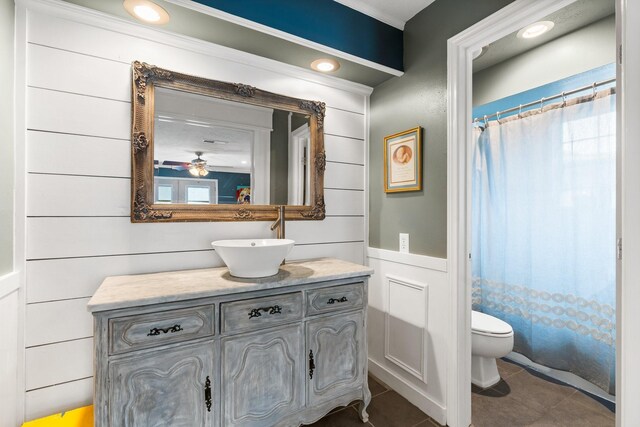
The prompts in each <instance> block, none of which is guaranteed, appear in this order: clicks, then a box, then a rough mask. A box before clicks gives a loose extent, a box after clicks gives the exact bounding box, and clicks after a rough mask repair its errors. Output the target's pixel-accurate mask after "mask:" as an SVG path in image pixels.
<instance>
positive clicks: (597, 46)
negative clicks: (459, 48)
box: [473, 15, 616, 105]
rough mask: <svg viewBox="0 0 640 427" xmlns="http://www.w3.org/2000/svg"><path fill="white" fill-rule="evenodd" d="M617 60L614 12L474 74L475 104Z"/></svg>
mask: <svg viewBox="0 0 640 427" xmlns="http://www.w3.org/2000/svg"><path fill="white" fill-rule="evenodd" d="M615 60H616V22H615V17H614V15H611V16H609V17H607V18H604V19H601V20H600V21H596V22H594V23H593V24H591V25H588V26H586V27H583V28H580V29H578V30H576V31H574V32H572V33H569V34H567V35H565V36H562V37H560V38H557V39H555V40H552V41H550V42H549V43H545V44H543V45H542V46H540V47H538V48H536V49H532V50H530V51H528V52H525V53H523V54H521V55H518V56H515V57H513V58H511V59H508V60H506V61H503V62H501V63H499V64H496V65H494V66H492V67H489V68H486V69H484V70H482V71H479V72H477V73H475V74H474V75H473V105H483V104H486V103H488V102H491V101H495V100H496V99H501V98H504V97H506V96H510V95H513V94H516V93H520V92H523V91H525V90H529V89H533V88H534V87H538V86H542V85H545V84H547V83H551V82H554V81H557V80H562V79H564V78H566V77H569V76H572V75H574V74H579V73H582V72H584V71H588V70H591V69H593V68H596V67H600V66H602V65H606V64H610V63H612V62H615ZM550 63H552V64H553V66H552V67H550V66H549V64H550Z"/></svg>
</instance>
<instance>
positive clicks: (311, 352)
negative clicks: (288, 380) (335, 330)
mask: <svg viewBox="0 0 640 427" xmlns="http://www.w3.org/2000/svg"><path fill="white" fill-rule="evenodd" d="M314 369H316V364H315V363H314V361H313V350H309V379H310V380H312V379H313V370H314Z"/></svg>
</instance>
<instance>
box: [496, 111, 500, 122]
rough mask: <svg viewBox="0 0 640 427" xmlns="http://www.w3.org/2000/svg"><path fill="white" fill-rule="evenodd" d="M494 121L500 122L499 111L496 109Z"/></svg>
mask: <svg viewBox="0 0 640 427" xmlns="http://www.w3.org/2000/svg"><path fill="white" fill-rule="evenodd" d="M496 121H497V122H498V123H500V111H496Z"/></svg>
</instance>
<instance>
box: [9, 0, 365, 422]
mask: <svg viewBox="0 0 640 427" xmlns="http://www.w3.org/2000/svg"><path fill="white" fill-rule="evenodd" d="M26 5H27V6H26V7H27V9H28V10H27V14H28V19H27V24H26V25H27V28H26V33H27V38H28V40H27V44H26V45H24V46H18V47H17V49H23V50H26V52H27V56H28V61H27V63H26V75H27V87H26V88H25V90H26V93H27V99H26V105H27V111H26V123H27V126H26V129H23V130H22V131H25V132H26V133H27V146H26V152H27V156H26V157H27V159H26V171H27V173H26V174H25V180H26V186H27V189H28V191H27V200H26V212H25V217H26V256H27V271H26V281H27V286H26V290H27V295H26V299H27V306H26V307H25V310H26V317H27V318H26V340H27V342H26V344H25V347H26V370H27V371H26V377H27V387H26V390H25V392H26V415H27V420H28V419H32V418H35V417H39V416H44V415H48V414H51V413H55V412H59V411H63V410H68V409H72V408H74V407H78V406H81V405H84V404H89V403H91V400H92V378H91V377H92V375H93V374H92V337H91V336H92V319H91V316H90V315H89V314H88V313H87V311H86V302H87V301H88V299H89V298H90V297H91V295H93V293H94V292H95V290H96V289H97V287H98V286H99V285H100V283H101V282H102V280H104V278H105V277H106V276H113V275H123V274H140V273H150V272H157V271H170V270H182V269H193V268H208V267H217V266H221V265H222V262H221V260H220V258H219V257H218V256H217V255H216V253H215V251H213V250H212V249H211V245H210V242H211V241H213V240H218V239H224V238H260V237H272V236H273V232H271V231H270V230H269V228H268V227H269V223H268V222H243V223H221V222H209V223H206V222H201V223H159V224H132V223H131V222H130V218H129V211H130V205H129V204H130V200H129V199H130V187H129V186H130V184H129V183H130V173H131V172H130V170H131V161H130V156H131V150H130V131H131V129H130V126H131V117H130V115H131V104H130V91H131V68H130V67H131V62H132V61H134V60H141V61H145V62H147V63H150V64H154V65H157V66H160V67H163V68H168V69H172V70H175V71H178V72H183V73H186V74H191V75H196V76H201V77H206V78H211V79H217V80H222V81H230V82H242V83H245V84H250V85H253V86H256V87H259V88H261V89H265V90H268V91H272V92H276V93H282V94H285V95H289V96H294V97H299V98H304V99H313V100H320V101H323V102H325V103H326V105H327V113H326V119H325V133H326V147H325V148H326V152H327V159H328V161H327V169H326V175H325V176H326V178H325V187H326V188H327V191H326V196H325V203H326V205H327V214H328V217H327V218H326V219H325V220H324V221H298V222H293V221H291V222H289V223H287V237H291V238H293V239H295V240H296V243H297V244H296V246H295V248H294V249H293V251H292V253H291V255H290V257H289V258H288V259H289V260H295V259H306V258H316V257H328V256H331V257H338V258H342V259H346V260H350V261H354V262H359V263H363V262H364V256H365V254H364V250H365V243H364V242H365V224H366V220H367V218H366V206H365V201H366V199H365V197H364V191H365V190H366V188H365V179H364V177H365V166H364V165H365V164H366V154H365V153H366V141H365V137H366V129H365V123H366V122H367V121H366V115H365V114H366V105H367V102H366V101H367V96H368V93H370V90H369V89H367V88H365V87H363V86H361V85H353V84H351V83H348V82H344V81H342V80H340V79H333V78H326V77H324V76H319V75H317V74H316V73H312V72H307V71H305V70H300V69H296V68H294V67H290V66H288V65H285V64H278V63H277V62H275V61H270V60H266V59H264V58H258V57H254V56H252V55H248V54H245V53H242V52H237V51H233V50H231V49H227V48H224V47H221V46H215V45H211V44H209V43H204V42H200V41H197V40H192V39H189V38H186V37H180V36H174V35H171V34H168V33H165V32H162V31H160V32H159V31H157V30H154V29H152V28H146V27H144V26H140V25H138V24H135V23H126V22H124V21H122V20H121V19H110V18H108V17H107V18H105V17H100V16H96V14H95V13H93V12H91V13H87V12H84V11H83V9H82V8H79V7H77V6H75V5H73V4H70V3H66V2H55V1H54V2H52V1H50V0H43V1H38V2H27V3H26ZM18 30H19V29H18ZM19 131H21V130H19ZM52 325H56V329H52V328H51V326H52ZM45 371H47V372H45Z"/></svg>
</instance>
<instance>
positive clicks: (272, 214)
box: [131, 61, 326, 222]
mask: <svg viewBox="0 0 640 427" xmlns="http://www.w3.org/2000/svg"><path fill="white" fill-rule="evenodd" d="M132 72H133V94H132V103H131V105H132V126H131V162H132V163H131V222H172V221H173V222H180V221H266V220H274V219H276V218H277V212H276V209H274V207H276V206H275V205H246V204H245V205H243V204H239V205H224V204H222V205H190V204H171V205H167V204H154V194H153V191H154V156H153V131H154V90H155V88H156V87H163V88H167V89H175V90H180V91H183V92H190V93H194V94H199V95H205V96H211V97H215V98H219V99H224V100H227V101H237V102H241V103H244V104H252V105H258V106H261V107H268V108H274V109H281V110H286V111H290V112H293V113H300V114H304V115H308V116H309V117H310V118H309V128H310V134H311V143H310V153H309V158H310V159H314V167H312V168H311V171H310V173H311V178H310V184H311V185H310V187H311V188H310V193H311V194H310V196H311V197H310V200H311V201H312V205H311V206H302V205H300V206H297V205H296V206H293V205H289V206H287V207H286V209H285V212H286V219H287V220H322V219H324V217H325V205H324V170H325V166H326V155H325V151H324V132H323V122H324V113H325V104H324V102H318V101H309V100H304V99H298V98H292V97H289V96H284V95H279V94H276V93H271V92H267V91H264V90H260V89H257V88H255V87H253V86H249V85H245V84H241V83H227V82H221V81H218V80H209V79H205V78H201V77H195V76H190V75H187V74H181V73H176V72H173V71H169V70H165V69H162V68H158V67H156V66H153V65H149V64H145V63H143V62H139V61H135V62H133V63H132Z"/></svg>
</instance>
